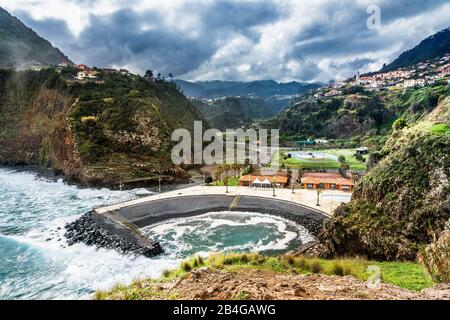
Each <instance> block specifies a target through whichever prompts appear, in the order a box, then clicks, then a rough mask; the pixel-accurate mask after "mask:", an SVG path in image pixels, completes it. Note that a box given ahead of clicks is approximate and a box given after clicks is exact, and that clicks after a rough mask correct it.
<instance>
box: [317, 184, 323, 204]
mask: <svg viewBox="0 0 450 320" xmlns="http://www.w3.org/2000/svg"><path fill="white" fill-rule="evenodd" d="M321 192H322V189H320V188H319V189H317V203H316V206H320V203H319V196H320V193H321Z"/></svg>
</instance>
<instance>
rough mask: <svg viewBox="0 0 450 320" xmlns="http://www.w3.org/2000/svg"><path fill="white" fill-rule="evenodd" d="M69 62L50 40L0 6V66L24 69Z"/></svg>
mask: <svg viewBox="0 0 450 320" xmlns="http://www.w3.org/2000/svg"><path fill="white" fill-rule="evenodd" d="M69 62H70V60H69V59H68V58H67V57H66V56H65V55H64V54H63V53H62V52H61V51H59V50H58V49H57V48H54V47H53V46H52V45H51V43H50V42H48V41H47V40H45V39H43V38H41V37H39V36H38V35H37V34H36V33H35V32H34V31H33V30H31V29H30V28H28V27H26V26H25V25H24V24H23V23H22V22H20V20H18V19H17V18H15V17H13V16H11V15H10V14H9V13H8V12H7V11H5V10H4V9H2V8H1V7H0V68H16V69H25V68H30V67H33V66H46V65H47V66H48V65H51V64H55V65H56V64H59V63H69Z"/></svg>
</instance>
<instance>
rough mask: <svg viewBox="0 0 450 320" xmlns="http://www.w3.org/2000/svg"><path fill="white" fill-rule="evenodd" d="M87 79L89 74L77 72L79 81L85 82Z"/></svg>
mask: <svg viewBox="0 0 450 320" xmlns="http://www.w3.org/2000/svg"><path fill="white" fill-rule="evenodd" d="M86 77H87V72H86V71H79V72H77V79H78V80H84V79H86Z"/></svg>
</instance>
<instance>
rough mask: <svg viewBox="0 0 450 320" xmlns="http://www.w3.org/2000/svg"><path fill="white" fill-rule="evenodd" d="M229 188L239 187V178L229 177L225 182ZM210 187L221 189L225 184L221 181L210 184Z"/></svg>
mask: <svg viewBox="0 0 450 320" xmlns="http://www.w3.org/2000/svg"><path fill="white" fill-rule="evenodd" d="M227 184H228V186H229V187H235V186H238V185H239V178H237V177H229V178H228V182H227ZM210 185H211V186H218V187H223V186H225V182H224V181H223V180H219V181H214V182H212V183H211V184H210Z"/></svg>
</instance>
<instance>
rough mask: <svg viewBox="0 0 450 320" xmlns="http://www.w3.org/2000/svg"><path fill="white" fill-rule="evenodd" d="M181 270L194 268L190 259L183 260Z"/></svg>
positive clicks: (187, 270)
mask: <svg viewBox="0 0 450 320" xmlns="http://www.w3.org/2000/svg"><path fill="white" fill-rule="evenodd" d="M181 270H183V271H186V272H189V271H191V270H192V266H191V264H190V263H189V262H188V261H183V262H181Z"/></svg>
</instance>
